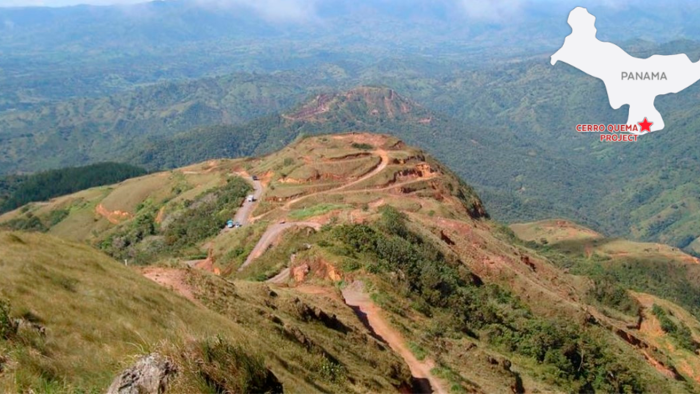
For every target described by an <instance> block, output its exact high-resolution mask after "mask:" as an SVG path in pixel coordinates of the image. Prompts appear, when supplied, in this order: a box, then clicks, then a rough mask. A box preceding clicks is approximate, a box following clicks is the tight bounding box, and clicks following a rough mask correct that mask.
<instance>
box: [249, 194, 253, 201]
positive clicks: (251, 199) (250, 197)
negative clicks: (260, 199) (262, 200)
mask: <svg viewBox="0 0 700 394" xmlns="http://www.w3.org/2000/svg"><path fill="white" fill-rule="evenodd" d="M248 202H255V196H253V195H252V194H251V195H250V196H248Z"/></svg>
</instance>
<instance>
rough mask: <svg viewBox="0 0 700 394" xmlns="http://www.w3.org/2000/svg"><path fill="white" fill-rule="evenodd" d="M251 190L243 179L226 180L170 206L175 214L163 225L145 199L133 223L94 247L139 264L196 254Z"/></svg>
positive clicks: (106, 237) (110, 233) (156, 206)
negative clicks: (202, 242)
mask: <svg viewBox="0 0 700 394" xmlns="http://www.w3.org/2000/svg"><path fill="white" fill-rule="evenodd" d="M250 190H251V187H250V185H249V184H248V183H247V182H246V181H245V180H243V179H242V178H240V177H234V178H231V179H228V180H227V182H226V184H225V185H223V186H219V187H214V188H212V189H210V190H207V191H206V192H204V193H202V194H200V195H199V196H197V197H196V198H195V199H194V200H182V201H181V202H180V203H179V204H176V205H175V206H170V209H172V210H173V211H174V212H172V213H171V215H172V219H171V220H170V221H169V222H168V223H167V225H166V226H160V225H158V224H157V223H156V216H157V214H158V211H159V210H160V209H161V208H162V204H155V203H154V202H153V201H152V200H146V201H145V202H144V203H141V204H139V209H138V211H137V213H136V215H135V216H134V218H133V219H132V220H129V221H127V222H125V223H123V224H121V225H120V226H118V227H117V228H115V229H114V230H113V231H111V232H109V233H108V234H107V235H105V236H104V237H102V238H101V239H99V240H98V241H97V242H96V244H97V246H98V247H99V248H100V249H102V250H104V251H105V252H106V253H107V254H109V255H110V256H113V257H115V258H117V259H119V260H123V259H130V260H134V261H135V262H136V263H139V264H145V263H149V262H153V261H154V260H156V259H158V258H162V257H165V256H179V255H181V254H182V253H185V254H187V252H186V251H187V250H189V251H190V252H191V253H190V254H192V253H195V254H196V253H199V252H198V251H197V250H198V246H199V243H200V242H201V241H203V240H205V239H207V238H210V237H213V236H215V235H216V234H218V233H219V232H220V231H221V229H222V228H223V227H224V225H225V223H226V220H228V219H230V218H232V217H233V215H234V214H235V212H236V210H237V209H238V207H240V205H241V202H242V201H243V199H244V198H245V196H246V195H247V194H248V193H249V191H250ZM180 257H182V256H180Z"/></svg>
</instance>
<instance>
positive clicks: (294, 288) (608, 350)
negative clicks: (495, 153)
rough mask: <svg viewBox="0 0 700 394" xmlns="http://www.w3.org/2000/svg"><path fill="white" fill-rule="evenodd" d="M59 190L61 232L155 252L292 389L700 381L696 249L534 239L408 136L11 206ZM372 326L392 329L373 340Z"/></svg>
mask: <svg viewBox="0 0 700 394" xmlns="http://www.w3.org/2000/svg"><path fill="white" fill-rule="evenodd" d="M390 108H391V107H390ZM399 108H400V107H399ZM251 175H256V176H257V177H258V178H259V180H260V187H262V195H261V197H260V200H259V201H258V202H256V203H254V204H253V206H252V208H248V209H252V213H251V215H250V217H249V220H248V221H247V224H245V225H244V226H243V227H241V228H234V229H227V230H222V227H223V220H224V218H227V217H232V216H233V215H234V214H235V212H237V209H238V206H239V205H240V203H241V201H242V200H243V197H244V196H245V195H246V194H248V193H249V191H248V190H249V188H250V186H249V184H248V182H247V181H245V179H246V178H247V179H250V176H251ZM62 206H64V207H66V206H67V207H71V208H70V212H69V214H68V216H66V218H64V219H63V221H61V222H60V223H59V224H57V225H55V226H53V227H51V229H50V230H49V231H50V232H51V233H53V234H56V235H57V236H59V237H65V238H72V239H81V240H85V241H87V242H88V243H90V244H92V245H94V246H95V247H98V248H101V249H103V250H104V251H106V252H107V253H109V254H110V255H112V256H114V257H116V258H118V259H119V261H123V260H124V259H126V260H127V261H129V263H130V264H139V265H143V264H147V265H150V266H148V267H143V268H138V269H139V270H140V271H141V272H142V274H143V275H145V276H147V277H148V278H150V279H152V280H154V281H155V282H157V283H160V284H162V285H163V286H166V287H168V288H171V289H172V290H174V291H175V292H177V293H179V294H181V295H183V296H184V297H187V298H190V300H194V301H193V302H195V305H198V307H199V308H206V309H208V310H210V311H213V312H216V313H218V314H219V316H218V317H219V318H229V319H231V322H233V323H234V324H235V325H236V327H239V328H238V329H243V330H246V329H247V331H246V333H245V334H241V336H239V335H238V334H237V332H238V331H235V332H236V334H235V336H234V338H232V339H231V340H230V341H233V343H239V344H240V346H241V347H242V349H243V351H245V352H246V353H247V354H250V356H251V357H253V358H255V357H258V358H259V359H260V360H261V362H263V364H264V365H265V367H267V368H269V369H270V370H271V371H272V373H274V375H275V376H276V377H277V378H279V380H280V382H282V384H283V385H284V387H285V389H288V388H289V389H290V391H299V392H308V391H323V390H330V391H347V390H349V389H352V390H360V391H363V390H369V391H383V389H382V388H390V387H393V388H400V387H401V386H403V387H408V385H411V384H413V385H414V387H419V386H420V384H425V383H420V382H422V381H421V379H427V380H428V381H429V382H430V383H429V384H430V386H431V387H433V388H444V389H445V390H447V389H448V388H449V390H451V391H454V392H495V391H499V392H500V391H504V390H510V389H511V387H514V390H516V391H522V390H526V391H534V390H539V391H541V392H557V391H574V392H591V391H596V392H625V391H632V392H679V393H680V392H693V391H695V390H696V389H697V383H696V382H697V379H699V378H700V376H698V374H697V372H696V371H697V367H698V366H700V357H698V355H697V352H696V350H697V349H698V344H700V323H698V314H697V311H696V305H697V302H696V300H695V297H696V295H695V293H694V292H695V290H694V289H695V287H694V285H693V283H694V282H695V280H694V279H693V278H694V274H693V272H694V268H693V267H695V266H700V265H698V264H697V263H696V260H695V259H693V258H692V257H690V256H688V255H686V254H683V253H682V252H680V251H679V250H677V249H674V248H672V247H667V246H660V245H644V244H635V243H632V242H627V241H622V240H607V239H606V238H604V237H603V236H602V235H600V234H599V233H596V232H594V231H591V230H587V229H585V228H584V227H581V226H577V225H573V224H570V223H567V222H563V221H553V222H546V223H537V224H534V225H522V226H519V227H516V228H515V229H516V231H517V232H518V233H519V234H521V237H522V238H524V239H525V241H520V240H518V239H516V238H515V237H514V236H513V234H512V233H510V232H509V231H508V230H506V229H505V228H503V227H501V226H500V225H498V224H497V223H494V222H491V221H490V219H489V215H488V213H487V211H486V209H485V208H484V206H483V204H482V202H481V200H480V199H479V197H478V196H477V194H476V193H475V191H474V190H473V189H472V188H471V187H470V186H468V185H467V184H465V183H464V182H463V181H461V180H460V179H459V178H458V177H456V176H455V174H454V173H453V172H452V171H450V170H449V169H448V168H447V167H446V166H444V165H443V164H441V163H440V162H438V161H436V160H434V159H433V158H432V157H430V156H429V155H427V154H426V153H424V152H423V151H421V150H419V149H416V148H413V147H410V146H407V145H405V144H404V143H403V142H402V141H400V140H399V139H397V138H395V137H391V136H384V135H376V134H365V133H351V134H339V135H327V136H316V137H308V138H301V139H298V140H297V141H295V142H294V143H292V144H290V145H289V146H287V147H285V148H284V149H282V150H280V151H277V152H274V153H271V154H269V155H266V156H262V157H258V158H250V159H240V160H210V161H208V162H205V163H201V164H198V165H193V166H189V167H185V168H181V169H177V170H173V171H170V172H163V173H155V174H150V175H147V176H144V177H140V178H135V179H131V180H128V181H125V182H122V183H121V184H117V185H113V186H110V187H101V188H94V189H89V190H85V191H82V192H79V193H76V194H73V195H69V196H65V197H61V198H58V199H55V200H53V201H51V202H49V203H48V204H43V205H41V206H38V205H34V206H29V207H28V208H26V209H20V210H16V211H13V212H10V213H7V214H5V215H4V216H2V217H1V218H0V219H2V220H18V219H26V217H27V214H28V213H32V215H34V217H39V218H45V216H43V215H48V214H50V212H52V211H53V210H55V209H58V208H59V207H62ZM99 207H101V208H99ZM23 210H24V212H23ZM74 229H82V231H81V232H76V231H74ZM76 234H77V236H76ZM20 236H21V234H20ZM37 236H38V235H37ZM81 248H84V249H85V248H88V247H87V246H82V247H81ZM662 259H663V260H662ZM113 264H116V263H113ZM153 264H155V265H153ZM654 264H656V267H657V268H654ZM115 267H119V268H120V269H124V270H126V269H127V268H126V267H123V266H120V265H118V264H117V265H115ZM649 272H651V273H652V274H651V275H646V274H645V273H649ZM261 281H266V282H268V283H266V284H262V283H256V282H261ZM268 286H269V287H268ZM270 289H271V290H270ZM632 290H633V291H632ZM47 302H48V301H47ZM349 306H350V307H352V308H350V307H349ZM321 311H322V312H321ZM332 315H335V316H336V317H335V318H331V316H332ZM655 327H660V328H658V329H657V328H655ZM253 328H254V329H253ZM369 329H371V330H379V331H378V332H382V333H383V334H382V335H385V336H386V337H382V338H383V339H379V342H376V341H377V340H376V339H371V340H368V338H369V337H367V336H366V335H365V334H361V333H367V331H366V330H369ZM299 330H300V331H299ZM300 332H301V333H300ZM375 332H376V331H375ZM257 333H265V338H266V339H264V340H263V339H262V337H258V335H262V334H257ZM269 333H274V336H273V337H269ZM360 334H361V335H360ZM277 335H279V336H277ZM367 335H369V334H367ZM285 338H286V339H285ZM237 340H238V341H240V342H237ZM290 341H291V343H293V344H294V345H290ZM204 344H205V345H206V346H210V347H215V348H217V349H228V347H227V346H226V345H221V344H217V343H216V342H206V343H204ZM246 344H247V345H246ZM175 346H177V345H175ZM183 346H185V345H183ZM357 346H359V348H357ZM159 349H161V353H164V354H166V355H169V356H170V357H172V358H174V359H175V360H178V362H180V363H181V365H184V366H185V367H184V370H185V371H187V373H186V374H184V375H182V376H183V378H182V379H185V380H184V381H181V382H180V383H177V384H181V385H188V384H195V383H196V382H199V380H198V379H199V378H198V376H201V375H200V369H198V368H199V367H197V365H193V364H191V362H190V361H191V359H190V355H196V354H197V353H196V348H195V350H192V352H193V353H186V355H185V356H182V357H179V356H176V354H177V353H174V351H173V349H174V347H169V346H162V347H160V348H159ZM188 349H189V348H188ZM348 349H363V350H362V351H351V352H348ZM370 349H374V350H370ZM388 349H392V350H393V352H388ZM300 351H301V352H307V353H299V352H300ZM231 352H234V353H235V351H233V350H231ZM231 352H228V351H227V352H224V353H225V354H231ZM377 352H378V353H377ZM302 354H307V355H306V356H303V355H302ZM378 355H383V356H381V357H380V358H378V357H379V356H378ZM192 357H195V356H192ZM397 357H400V358H402V359H403V360H404V362H405V363H406V364H407V365H408V369H409V370H410V373H407V370H406V367H405V366H403V365H404V364H402V362H398V364H397ZM467 359H468V360H469V362H465V360H467ZM292 360H295V361H292ZM296 360H300V361H296ZM368 360H379V361H376V363H374V364H373V363H372V362H371V361H368ZM368 365H369V366H370V368H371V369H370V370H368V369H367V367H368ZM376 371H381V373H379V374H377V372H376ZM611 371H612V373H611ZM212 376H221V375H219V374H218V372H217V373H214V374H213V375H212ZM372 376H374V377H375V378H372ZM411 376H413V379H412V378H411ZM379 377H381V379H384V380H380V381H376V379H377V378H379ZM421 377H422V378H421ZM188 382H189V383H188ZM191 382H195V383H191ZM312 382H313V383H312ZM411 382H413V383H411ZM197 384H199V383H197ZM314 385H316V386H314ZM177 387H191V386H177Z"/></svg>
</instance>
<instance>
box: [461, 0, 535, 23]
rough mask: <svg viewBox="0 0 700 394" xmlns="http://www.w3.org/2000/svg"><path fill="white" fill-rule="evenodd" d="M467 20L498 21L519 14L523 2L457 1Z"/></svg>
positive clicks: (504, 0)
mask: <svg viewBox="0 0 700 394" xmlns="http://www.w3.org/2000/svg"><path fill="white" fill-rule="evenodd" d="M459 3H460V5H461V7H462V9H463V10H464V12H465V13H466V14H467V16H468V17H469V18H472V19H480V20H486V21H498V20H501V19H504V18H508V17H511V16H513V15H515V14H516V13H518V12H520V11H521V10H522V8H523V6H524V5H525V1H524V0H459Z"/></svg>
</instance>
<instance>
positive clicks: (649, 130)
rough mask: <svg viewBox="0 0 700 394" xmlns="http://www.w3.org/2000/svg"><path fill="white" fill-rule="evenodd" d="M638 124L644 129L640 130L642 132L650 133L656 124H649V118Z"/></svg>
mask: <svg viewBox="0 0 700 394" xmlns="http://www.w3.org/2000/svg"><path fill="white" fill-rule="evenodd" d="M637 124H638V125H640V126H641V127H642V130H640V131H644V130H646V131H648V132H650V133H651V128H650V127H651V125H653V124H654V123H653V122H649V121H647V118H644V122H639V123H637Z"/></svg>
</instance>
